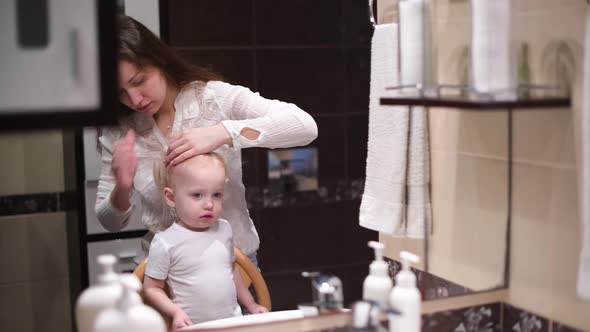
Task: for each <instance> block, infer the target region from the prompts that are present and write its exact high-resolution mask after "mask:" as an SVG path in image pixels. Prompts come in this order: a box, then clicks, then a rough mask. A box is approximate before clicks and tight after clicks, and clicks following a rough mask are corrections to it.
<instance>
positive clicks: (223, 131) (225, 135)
mask: <svg viewBox="0 0 590 332" xmlns="http://www.w3.org/2000/svg"><path fill="white" fill-rule="evenodd" d="M216 127H217V130H218V131H219V135H220V137H221V142H222V143H221V145H223V144H227V145H229V146H232V145H233V143H234V142H233V139H232V137H231V135H230V133H229V131H228V130H227V128H225V126H224V125H223V124H221V123H220V124H218V125H216Z"/></svg>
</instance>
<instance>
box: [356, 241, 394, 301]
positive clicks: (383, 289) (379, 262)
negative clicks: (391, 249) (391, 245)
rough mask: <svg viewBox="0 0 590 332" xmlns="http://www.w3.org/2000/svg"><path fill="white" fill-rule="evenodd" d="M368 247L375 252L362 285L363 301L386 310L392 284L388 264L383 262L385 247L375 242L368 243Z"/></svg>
mask: <svg viewBox="0 0 590 332" xmlns="http://www.w3.org/2000/svg"><path fill="white" fill-rule="evenodd" d="M369 247H371V248H373V249H374V250H375V260H374V261H373V262H372V263H371V265H369V275H368V276H367V277H366V278H365V282H364V283H363V300H371V301H375V302H376V303H378V304H379V306H380V307H381V309H383V310H388V309H389V293H390V292H391V287H392V286H393V282H392V281H391V277H390V276H389V264H387V263H386V262H385V261H384V260H383V249H384V248H385V246H384V245H383V244H382V243H379V242H376V241H369Z"/></svg>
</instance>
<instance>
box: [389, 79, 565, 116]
mask: <svg viewBox="0 0 590 332" xmlns="http://www.w3.org/2000/svg"><path fill="white" fill-rule="evenodd" d="M387 90H398V91H399V93H398V95H396V96H390V97H383V98H381V99H380V103H381V105H399V106H423V107H447V108H462V109H471V110H492V111H493V110H498V111H502V110H506V109H515V108H519V109H538V108H567V107H570V106H571V98H570V97H569V96H567V95H568V94H567V93H564V92H563V90H562V89H560V88H559V87H556V86H546V85H519V86H518V87H517V88H516V89H514V90H504V91H497V95H502V94H505V93H506V92H507V91H508V92H510V93H509V94H510V95H512V96H514V95H523V94H526V95H529V97H519V98H514V99H513V98H510V99H507V98H502V97H494V96H493V94H483V93H478V92H476V91H474V90H473V89H472V88H471V87H469V86H466V85H450V84H442V85H438V86H436V88H435V89H430V91H431V93H429V94H427V93H425V91H424V89H423V88H422V87H421V86H420V85H409V86H408V85H407V86H395V87H390V88H387ZM443 90H454V91H462V92H463V93H464V94H463V95H461V94H457V93H455V94H446V95H445V94H443V93H442V91H443ZM408 91H411V93H409V92H408ZM547 92H552V94H550V95H547ZM539 93H541V94H540V95H539ZM531 94H532V95H533V96H530V95H531Z"/></svg>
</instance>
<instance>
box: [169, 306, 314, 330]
mask: <svg viewBox="0 0 590 332" xmlns="http://www.w3.org/2000/svg"><path fill="white" fill-rule="evenodd" d="M297 318H303V312H302V311H301V310H283V311H274V312H267V313H263V314H255V315H245V316H239V317H230V318H224V319H218V320H214V321H210V322H205V323H199V324H194V325H191V326H187V327H185V328H182V329H180V331H198V330H200V329H210V328H229V327H236V326H243V325H251V324H260V323H270V322H278V321H285V320H290V319H297Z"/></svg>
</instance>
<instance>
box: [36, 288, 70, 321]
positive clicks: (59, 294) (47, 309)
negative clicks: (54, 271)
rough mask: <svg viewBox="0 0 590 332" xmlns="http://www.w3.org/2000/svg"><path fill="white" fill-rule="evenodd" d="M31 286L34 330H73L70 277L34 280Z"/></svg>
mask: <svg viewBox="0 0 590 332" xmlns="http://www.w3.org/2000/svg"><path fill="white" fill-rule="evenodd" d="M30 287H31V300H32V306H31V313H32V319H33V331H39V332H40V331H60V332H61V331H64V332H67V331H71V330H72V328H71V319H72V318H71V312H70V310H71V309H70V307H71V306H70V287H69V281H68V279H54V280H43V281H38V282H33V283H31V284H30Z"/></svg>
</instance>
